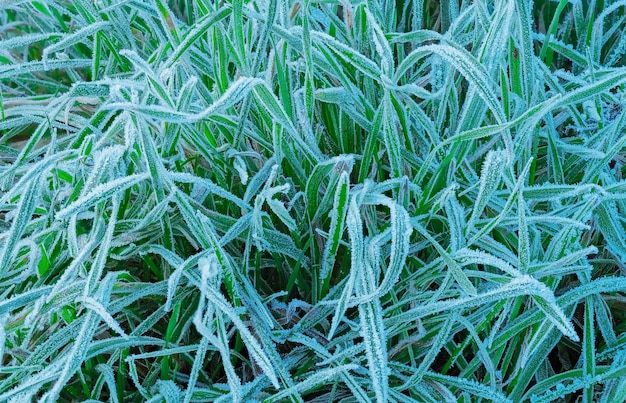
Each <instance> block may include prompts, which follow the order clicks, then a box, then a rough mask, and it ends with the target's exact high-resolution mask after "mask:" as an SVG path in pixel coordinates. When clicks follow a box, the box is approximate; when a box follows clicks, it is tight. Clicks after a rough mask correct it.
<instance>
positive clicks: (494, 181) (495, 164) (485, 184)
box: [465, 150, 508, 236]
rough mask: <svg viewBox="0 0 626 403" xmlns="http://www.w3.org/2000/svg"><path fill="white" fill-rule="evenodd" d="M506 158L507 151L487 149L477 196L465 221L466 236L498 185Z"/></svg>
mask: <svg viewBox="0 0 626 403" xmlns="http://www.w3.org/2000/svg"><path fill="white" fill-rule="evenodd" d="M507 159H508V153H507V152H506V151H502V150H498V151H489V153H488V154H487V157H486V158H485V161H484V162H483V168H482V171H481V174H480V188H479V190H478V196H476V203H475V204H474V210H473V211H472V215H471V217H470V219H469V221H468V223H467V228H466V231H465V235H466V236H468V235H469V233H470V231H471V230H472V229H473V228H474V222H475V221H476V220H477V219H478V216H479V215H480V213H482V211H483V209H484V208H485V206H486V205H487V203H488V202H489V198H490V197H491V195H492V193H493V192H494V191H495V190H496V189H497V188H498V186H499V185H500V178H501V177H502V172H503V171H504V169H505V168H506V165H507Z"/></svg>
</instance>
